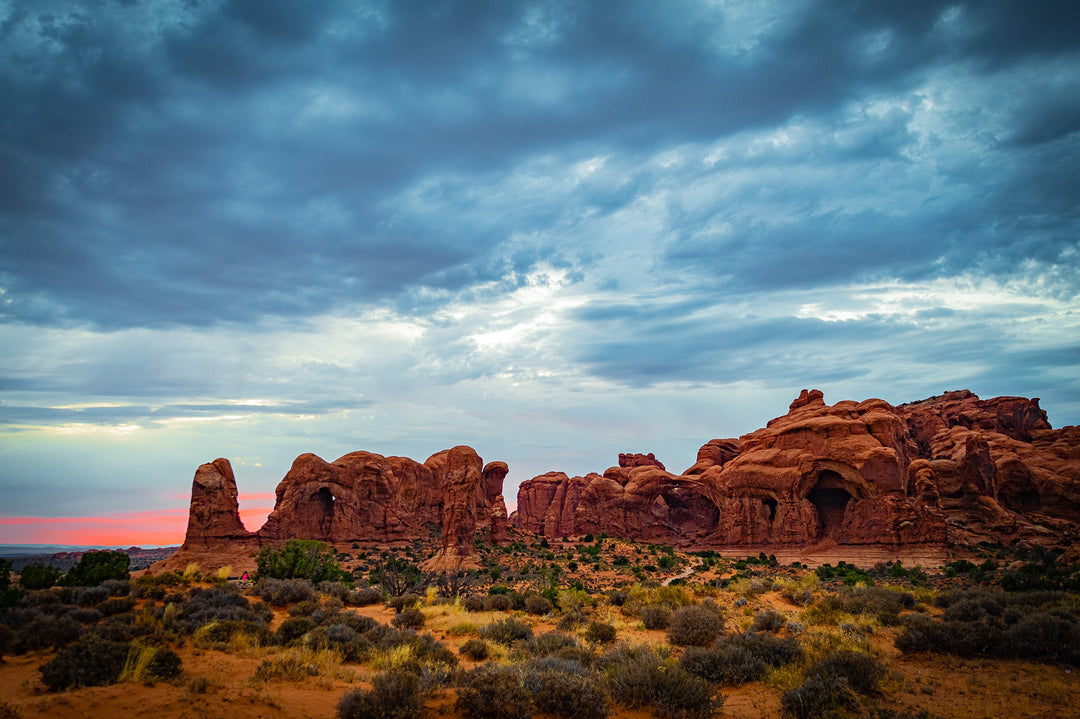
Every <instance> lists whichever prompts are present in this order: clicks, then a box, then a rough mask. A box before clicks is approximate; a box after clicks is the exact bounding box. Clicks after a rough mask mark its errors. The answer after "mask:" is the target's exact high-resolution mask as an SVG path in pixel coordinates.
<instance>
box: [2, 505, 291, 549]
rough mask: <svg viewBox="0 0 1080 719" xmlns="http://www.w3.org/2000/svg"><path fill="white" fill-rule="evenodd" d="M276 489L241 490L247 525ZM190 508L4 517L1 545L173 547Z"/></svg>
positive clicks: (255, 522)
mask: <svg viewBox="0 0 1080 719" xmlns="http://www.w3.org/2000/svg"><path fill="white" fill-rule="evenodd" d="M273 498H274V493H273V492H259V493H241V494H240V496H239V497H238V499H239V502H240V503H241V505H244V504H247V503H259V504H258V505H257V506H251V507H243V506H241V509H240V519H241V521H243V523H244V526H245V527H246V528H247V529H248V530H250V531H255V530H257V529H258V528H259V527H261V526H262V525H263V523H264V522H265V521H266V517H267V515H269V514H270V512H271V511H272V510H273V507H272V506H267V505H265V504H262V503H264V502H265V501H266V500H268V499H270V500H272V499H273ZM187 521H188V509H187V507H186V506H185V507H177V508H175V509H162V510H155V511H145V512H119V513H116V514H105V515H100V516H96V517H0V544H56V545H87V546H99V545H100V546H108V547H129V546H142V547H148V546H169V545H174V544H181V543H183V541H184V533H185V532H186V531H187Z"/></svg>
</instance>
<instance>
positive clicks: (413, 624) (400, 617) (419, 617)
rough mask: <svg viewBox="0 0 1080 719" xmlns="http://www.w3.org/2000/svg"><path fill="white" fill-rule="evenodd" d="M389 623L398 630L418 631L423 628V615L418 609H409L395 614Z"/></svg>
mask: <svg viewBox="0 0 1080 719" xmlns="http://www.w3.org/2000/svg"><path fill="white" fill-rule="evenodd" d="M390 623H391V624H393V625H394V626H395V627H397V628H399V629H419V628H420V627H422V626H424V613H423V612H422V611H420V608H419V607H409V608H408V609H403V610H402V611H400V612H398V613H397V614H395V615H394V618H393V619H391V620H390Z"/></svg>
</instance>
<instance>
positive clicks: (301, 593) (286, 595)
mask: <svg viewBox="0 0 1080 719" xmlns="http://www.w3.org/2000/svg"><path fill="white" fill-rule="evenodd" d="M251 593H252V594H254V595H255V596H257V597H259V598H260V599H262V600H263V601H264V602H266V603H268V604H272V605H273V606H275V607H284V606H287V605H289V604H295V603H297V602H303V601H307V600H311V599H314V598H315V587H314V586H313V585H312V584H311V582H309V581H308V580H306V579H275V578H273V577H262V578H260V579H259V580H258V581H257V582H255V586H253V587H252V588H251ZM381 600H382V598H381V597H380V601H381Z"/></svg>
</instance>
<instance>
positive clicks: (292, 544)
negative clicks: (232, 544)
mask: <svg viewBox="0 0 1080 719" xmlns="http://www.w3.org/2000/svg"><path fill="white" fill-rule="evenodd" d="M255 566H256V575H257V576H258V577H259V578H260V579H261V578H263V577H272V578H274V579H307V580H308V581H310V582H313V583H315V584H318V583H319V582H346V583H350V584H351V583H352V575H351V574H349V573H348V572H346V571H345V570H343V569H342V568H341V567H340V566H338V562H337V553H336V552H335V551H334V549H333V547H328V546H327V545H325V544H324V543H322V542H317V541H315V540H313V539H290V540H289V541H287V542H285V544H284V545H283V546H282V547H281V548H279V549H278V548H274V547H263V548H262V549H260V550H259V553H258V555H256V557H255Z"/></svg>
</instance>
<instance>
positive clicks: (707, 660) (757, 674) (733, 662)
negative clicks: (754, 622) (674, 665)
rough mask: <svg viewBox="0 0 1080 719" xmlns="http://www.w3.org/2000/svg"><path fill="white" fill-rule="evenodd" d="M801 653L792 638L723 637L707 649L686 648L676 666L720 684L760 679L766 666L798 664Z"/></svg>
mask: <svg viewBox="0 0 1080 719" xmlns="http://www.w3.org/2000/svg"><path fill="white" fill-rule="evenodd" d="M802 656H803V652H802V649H801V648H800V647H799V644H798V642H796V641H795V640H794V639H791V638H790V637H789V638H784V639H781V638H779V637H774V636H772V635H769V634H752V633H748V634H738V635H735V636H732V637H723V638H721V639H720V640H719V641H718V642H716V643H715V644H713V645H712V646H710V647H687V649H686V651H685V652H683V655H682V657H681V658H680V659H679V666H681V667H682V668H683V669H685V670H686V671H688V672H690V673H691V674H693V675H694V676H698V677H701V678H703V679H707V680H709V681H711V682H716V683H719V684H743V683H745V682H750V681H756V680H758V679H761V677H762V676H764V674H765V670H766V669H767V668H769V667H779V666H783V665H784V664H789V663H791V662H795V661H799V660H800V659H802Z"/></svg>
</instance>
